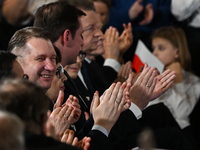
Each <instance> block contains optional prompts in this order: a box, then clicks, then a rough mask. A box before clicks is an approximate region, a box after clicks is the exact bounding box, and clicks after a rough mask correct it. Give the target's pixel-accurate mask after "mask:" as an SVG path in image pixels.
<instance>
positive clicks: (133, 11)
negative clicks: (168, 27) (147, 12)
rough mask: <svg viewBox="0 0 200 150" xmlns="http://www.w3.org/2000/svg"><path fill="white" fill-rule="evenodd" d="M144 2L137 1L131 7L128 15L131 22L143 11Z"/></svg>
mask: <svg viewBox="0 0 200 150" xmlns="http://www.w3.org/2000/svg"><path fill="white" fill-rule="evenodd" d="M141 2H142V0H136V1H135V2H134V3H133V5H132V6H131V7H130V9H129V11H128V14H129V18H130V19H131V20H133V19H135V18H136V17H137V16H138V15H139V14H140V13H141V11H142V10H143V6H142V5H141Z"/></svg>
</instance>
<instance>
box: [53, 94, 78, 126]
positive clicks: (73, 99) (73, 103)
mask: <svg viewBox="0 0 200 150" xmlns="http://www.w3.org/2000/svg"><path fill="white" fill-rule="evenodd" d="M63 99H64V92H63V91H62V90H60V91H59V95H58V98H57V101H56V103H55V104H54V108H53V109H56V108H59V107H64V106H65V105H68V106H70V107H72V108H73V110H72V114H71V115H70V116H69V120H68V121H69V122H70V125H71V124H74V123H75V122H76V121H78V119H79V118H80V114H81V110H80V105H79V101H78V99H77V98H76V97H75V96H72V95H70V96H69V98H68V99H67V101H66V102H65V103H64V104H62V103H63Z"/></svg>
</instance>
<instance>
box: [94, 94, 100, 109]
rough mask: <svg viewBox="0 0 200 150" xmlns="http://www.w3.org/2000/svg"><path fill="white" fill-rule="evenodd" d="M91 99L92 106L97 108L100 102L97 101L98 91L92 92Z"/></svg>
mask: <svg viewBox="0 0 200 150" xmlns="http://www.w3.org/2000/svg"><path fill="white" fill-rule="evenodd" d="M93 101H94V104H93V108H97V107H98V106H99V103H100V101H99V93H98V92H95V93H94V96H93Z"/></svg>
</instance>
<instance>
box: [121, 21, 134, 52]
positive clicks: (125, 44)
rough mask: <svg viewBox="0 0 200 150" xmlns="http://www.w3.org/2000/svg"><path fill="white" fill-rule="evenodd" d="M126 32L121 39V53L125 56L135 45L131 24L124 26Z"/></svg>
mask: <svg viewBox="0 0 200 150" xmlns="http://www.w3.org/2000/svg"><path fill="white" fill-rule="evenodd" d="M123 27H124V31H123V32H122V34H121V35H120V37H119V52H120V55H123V54H124V53H125V52H126V51H127V50H128V48H129V47H130V46H131V44H132V43H133V33H132V26H131V23H128V25H126V24H123Z"/></svg>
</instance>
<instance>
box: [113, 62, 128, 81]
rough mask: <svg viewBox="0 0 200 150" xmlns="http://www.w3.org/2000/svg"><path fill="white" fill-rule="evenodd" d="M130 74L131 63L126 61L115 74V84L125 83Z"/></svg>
mask: <svg viewBox="0 0 200 150" xmlns="http://www.w3.org/2000/svg"><path fill="white" fill-rule="evenodd" d="M130 73H132V67H131V62H130V61H128V62H127V63H126V64H123V65H122V66H121V68H120V70H119V72H118V74H117V78H116V80H115V83H116V82H125V81H126V79H127V78H128V76H129V74H130Z"/></svg>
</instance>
